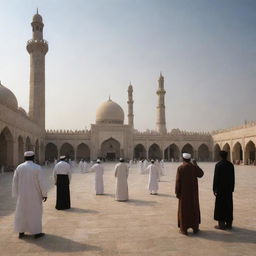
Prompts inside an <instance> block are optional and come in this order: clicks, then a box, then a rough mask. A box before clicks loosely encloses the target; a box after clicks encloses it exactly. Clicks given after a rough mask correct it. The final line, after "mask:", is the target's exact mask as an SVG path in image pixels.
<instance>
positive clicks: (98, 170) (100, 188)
mask: <svg viewBox="0 0 256 256" xmlns="http://www.w3.org/2000/svg"><path fill="white" fill-rule="evenodd" d="M91 171H93V172H95V191H96V195H103V194H104V182H103V174H104V167H103V165H102V164H101V162H100V159H97V162H96V164H94V165H93V166H92V168H91Z"/></svg>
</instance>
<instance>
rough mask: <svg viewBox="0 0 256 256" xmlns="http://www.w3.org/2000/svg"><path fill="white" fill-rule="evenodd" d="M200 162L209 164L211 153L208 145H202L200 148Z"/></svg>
mask: <svg viewBox="0 0 256 256" xmlns="http://www.w3.org/2000/svg"><path fill="white" fill-rule="evenodd" d="M198 161H201V162H208V161H210V151H209V147H208V146H207V145H206V144H201V145H200V147H199V148H198Z"/></svg>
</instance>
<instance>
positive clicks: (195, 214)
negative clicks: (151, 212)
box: [175, 153, 204, 235]
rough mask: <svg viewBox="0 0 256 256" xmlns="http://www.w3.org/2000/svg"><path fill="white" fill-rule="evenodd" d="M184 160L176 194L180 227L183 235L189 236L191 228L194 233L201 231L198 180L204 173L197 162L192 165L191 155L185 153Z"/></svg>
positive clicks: (180, 169)
mask: <svg viewBox="0 0 256 256" xmlns="http://www.w3.org/2000/svg"><path fill="white" fill-rule="evenodd" d="M182 158H183V164H182V165H180V166H179V167H178V170H177V175H176V186H175V193H176V197H177V198H178V199H179V206H178V227H179V228H180V232H181V233H182V234H184V235H188V233H187V230H188V229H189V228H192V229H193V232H194V233H198V231H199V224H200V222H201V217H200V207H199V196H198V182H197V178H201V177H202V176H203V175H204V172H203V170H202V169H201V168H199V166H198V165H197V163H196V161H195V160H193V162H192V163H191V161H190V160H191V155H190V154H188V153H183V154H182Z"/></svg>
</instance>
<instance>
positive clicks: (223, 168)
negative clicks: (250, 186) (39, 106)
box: [12, 151, 235, 238]
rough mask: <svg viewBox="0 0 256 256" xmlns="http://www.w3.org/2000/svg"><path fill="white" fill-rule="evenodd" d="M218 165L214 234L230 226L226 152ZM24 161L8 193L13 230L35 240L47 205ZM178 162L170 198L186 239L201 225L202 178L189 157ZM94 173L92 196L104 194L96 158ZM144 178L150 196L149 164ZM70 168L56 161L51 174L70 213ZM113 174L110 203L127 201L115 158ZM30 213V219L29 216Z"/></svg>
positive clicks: (29, 155) (154, 188)
mask: <svg viewBox="0 0 256 256" xmlns="http://www.w3.org/2000/svg"><path fill="white" fill-rule="evenodd" d="M220 156H221V158H222V160H221V161H220V162H218V163H217V164H216V166H215V173H214V182H213V193H214V195H215V197H216V200H215V211H214V219H215V220H217V221H218V225H217V226H215V228H217V229H223V230H224V229H231V228H232V221H233V199H232V194H233V191H234V183H235V177H234V166H233V164H232V163H230V162H229V161H228V160H227V152H225V151H221V152H220ZM24 158H25V162H24V163H22V164H20V165H19V166H18V167H17V168H16V170H15V172H14V176H13V184H12V192H13V196H14V197H17V205H16V212H15V221H14V230H15V231H16V232H18V233H19V238H23V237H24V236H25V232H26V233H31V234H33V235H34V237H35V238H39V237H42V236H44V233H42V202H45V201H46V200H47V186H46V182H45V177H44V173H43V170H42V168H41V167H40V166H39V165H37V164H35V163H34V158H35V154H34V152H33V151H27V152H25V154H24ZM182 158H183V163H182V164H181V165H180V166H179V167H178V169H177V174H176V186H175V193H176V197H177V198H178V200H179V204H178V227H179V228H180V232H181V233H182V234H184V235H188V229H189V228H192V229H193V232H194V233H198V231H199V224H200V221H201V220H200V207H199V196H198V181H197V179H198V178H201V177H202V176H203V175H204V172H203V170H202V169H201V168H200V167H199V166H198V165H197V163H196V161H195V160H192V161H191V155H190V154H188V153H183V154H182ZM91 170H92V171H94V172H95V191H96V195H103V194H104V180H103V174H104V167H103V165H102V164H101V161H100V160H99V159H98V160H97V162H96V164H94V165H93V166H92V167H91ZM146 172H147V173H149V180H148V189H149V191H150V194H152V195H156V194H157V192H158V188H159V187H158V182H159V180H160V175H161V171H160V169H159V166H158V165H157V164H155V161H154V160H151V163H150V164H149V165H148V166H147V168H146ZM71 173H72V168H71V165H70V164H69V163H68V159H67V157H66V156H61V157H60V161H59V162H58V163H57V164H56V165H55V167H54V169H53V177H54V182H55V185H56V191H57V195H56V209H57V210H64V209H69V208H70V190H69V184H70V181H71ZM114 175H115V178H116V188H115V199H116V200H117V201H127V200H129V196H128V175H129V165H128V164H126V163H125V162H124V159H122V158H121V159H120V162H119V163H118V164H116V166H115V170H114ZM28 213H29V214H28Z"/></svg>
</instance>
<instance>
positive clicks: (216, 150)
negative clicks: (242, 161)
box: [214, 144, 221, 162]
mask: <svg viewBox="0 0 256 256" xmlns="http://www.w3.org/2000/svg"><path fill="white" fill-rule="evenodd" d="M220 151H221V149H220V145H219V144H216V145H215V146H214V161H215V162H218V161H220V159H221V158H220Z"/></svg>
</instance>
